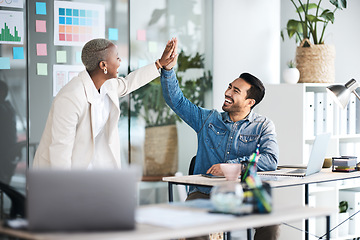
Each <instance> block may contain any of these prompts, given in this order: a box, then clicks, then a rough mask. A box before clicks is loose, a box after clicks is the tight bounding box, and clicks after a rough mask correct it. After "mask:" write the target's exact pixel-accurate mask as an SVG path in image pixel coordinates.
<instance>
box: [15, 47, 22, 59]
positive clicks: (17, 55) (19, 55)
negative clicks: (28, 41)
mask: <svg viewBox="0 0 360 240" xmlns="http://www.w3.org/2000/svg"><path fill="white" fill-rule="evenodd" d="M13 58H14V59H24V48H23V47H13Z"/></svg>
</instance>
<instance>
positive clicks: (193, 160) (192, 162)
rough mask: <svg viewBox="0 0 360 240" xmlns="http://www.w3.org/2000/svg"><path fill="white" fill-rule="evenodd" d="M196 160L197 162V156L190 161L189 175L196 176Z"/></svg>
mask: <svg viewBox="0 0 360 240" xmlns="http://www.w3.org/2000/svg"><path fill="white" fill-rule="evenodd" d="M195 160H196V155H195V156H194V157H193V158H192V159H191V161H190V165H189V172H188V173H189V175H194V167H195Z"/></svg>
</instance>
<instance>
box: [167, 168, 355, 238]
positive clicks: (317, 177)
mask: <svg viewBox="0 0 360 240" xmlns="http://www.w3.org/2000/svg"><path fill="white" fill-rule="evenodd" d="M354 178H360V171H355V172H350V173H342V172H332V171H331V169H330V168H328V169H322V170H321V172H319V173H316V174H313V175H310V176H306V177H302V178H301V177H278V178H277V180H268V181H266V182H268V183H269V184H270V186H271V187H272V188H281V187H291V186H299V185H304V186H305V204H306V205H308V203H309V184H312V183H324V182H331V181H339V180H347V179H354ZM269 179H270V178H269ZM163 181H164V182H168V194H169V201H170V202H172V201H173V184H180V185H192V186H207V187H213V186H217V185H220V184H223V183H226V179H225V178H206V177H202V176H201V175H190V176H180V177H164V178H163ZM308 230H309V224H308V220H305V231H308ZM308 238H309V237H308V235H307V234H306V238H305V239H308Z"/></svg>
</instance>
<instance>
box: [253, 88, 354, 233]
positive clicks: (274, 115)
mask: <svg viewBox="0 0 360 240" xmlns="http://www.w3.org/2000/svg"><path fill="white" fill-rule="evenodd" d="M327 86H328V84H315V83H305V84H270V85H266V86H265V89H266V93H265V97H264V99H263V101H262V102H261V103H260V104H259V105H257V106H256V108H255V109H254V110H255V111H256V112H258V113H260V114H261V115H264V116H266V117H268V118H270V119H271V120H272V121H273V122H274V124H275V128H276V133H277V140H278V144H279V149H280V158H279V165H285V164H286V165H288V164H296V165H299V164H303V165H306V164H307V163H308V159H309V156H310V151H311V147H312V144H313V142H314V139H315V135H316V134H317V133H321V132H331V133H332V137H331V140H330V143H329V145H328V148H327V153H326V157H333V156H339V155H355V156H358V159H359V158H360V134H359V132H360V126H359V123H357V122H358V121H356V120H357V118H358V116H360V101H357V100H355V98H353V99H352V100H351V101H350V103H349V105H348V107H347V109H345V110H343V109H341V108H340V107H338V106H337V105H336V104H335V103H334V102H333V101H332V99H330V96H328V94H327V93H326V87H327ZM354 97H355V96H354ZM359 187H360V180H359V179H356V180H351V181H349V180H346V181H337V182H330V183H326V184H312V185H310V186H309V204H310V205H314V206H324V207H325V206H326V207H333V208H334V209H337V208H338V204H339V201H340V200H341V198H342V196H341V192H342V191H345V190H348V189H356V188H358V189H359ZM279 194H280V196H278V197H277V198H279V199H282V198H285V199H286V201H287V202H290V201H291V202H292V203H295V202H298V204H303V203H304V199H303V196H304V194H305V190H304V187H302V188H301V189H298V190H297V192H296V193H295V194H294V192H293V191H292V190H291V189H284V190H282V191H281V193H279ZM331 218H332V221H331V228H333V227H335V226H336V225H337V224H338V223H339V220H340V216H339V214H334V215H333V216H331ZM299 225H302V226H301V227H302V229H304V225H303V223H299ZM322 226H323V223H318V222H317V220H315V219H310V221H309V231H310V233H311V234H315V235H316V236H321V235H322V234H321V233H324V232H325V229H322ZM283 232H286V230H285V231H282V234H281V239H304V236H303V233H301V232H300V231H297V232H296V231H295V232H291V233H289V234H291V235H289V236H286V233H285V234H283ZM341 233H342V232H341V231H339V229H336V230H334V231H333V232H332V235H331V236H332V238H336V239H348V238H349V236H348V235H346V236H345V235H341ZM355 236H356V235H352V236H350V237H351V238H352V237H355ZM356 237H360V235H359V236H356Z"/></svg>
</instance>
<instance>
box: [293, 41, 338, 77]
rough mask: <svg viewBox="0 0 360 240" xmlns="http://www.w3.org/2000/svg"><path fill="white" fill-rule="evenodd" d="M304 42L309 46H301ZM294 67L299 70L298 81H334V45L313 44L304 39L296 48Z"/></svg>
mask: <svg viewBox="0 0 360 240" xmlns="http://www.w3.org/2000/svg"><path fill="white" fill-rule="evenodd" d="M305 42H307V43H308V44H309V45H310V47H303V46H304V44H305ZM296 68H297V69H299V71H300V79H299V83H333V82H335V46H333V45H324V44H316V45H314V44H312V43H310V41H309V40H308V39H304V40H303V41H302V42H301V44H300V46H299V47H297V48H296Z"/></svg>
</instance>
